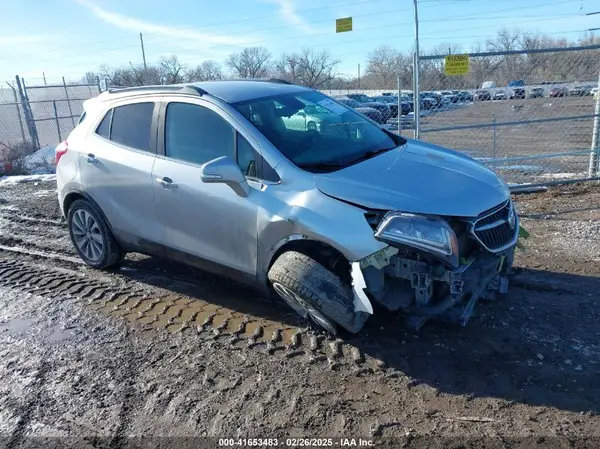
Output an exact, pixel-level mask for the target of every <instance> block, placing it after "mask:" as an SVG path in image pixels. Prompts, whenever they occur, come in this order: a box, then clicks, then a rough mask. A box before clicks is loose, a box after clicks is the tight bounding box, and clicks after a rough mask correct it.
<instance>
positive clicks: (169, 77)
mask: <svg viewBox="0 0 600 449" xmlns="http://www.w3.org/2000/svg"><path fill="white" fill-rule="evenodd" d="M160 70H161V72H162V76H163V83H164V84H179V83H182V82H183V74H184V71H185V65H183V64H182V63H180V62H179V58H177V55H171V56H169V57H168V58H164V57H163V58H162V60H161V62H160Z"/></svg>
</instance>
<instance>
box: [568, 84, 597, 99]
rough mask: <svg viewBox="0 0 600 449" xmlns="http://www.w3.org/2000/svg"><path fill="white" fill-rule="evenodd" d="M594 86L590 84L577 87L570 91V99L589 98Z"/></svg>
mask: <svg viewBox="0 0 600 449" xmlns="http://www.w3.org/2000/svg"><path fill="white" fill-rule="evenodd" d="M593 87H594V86H593V85H590V84H585V85H580V86H575V87H572V88H571V89H569V96H570V97H587V96H590V95H592V88H593Z"/></svg>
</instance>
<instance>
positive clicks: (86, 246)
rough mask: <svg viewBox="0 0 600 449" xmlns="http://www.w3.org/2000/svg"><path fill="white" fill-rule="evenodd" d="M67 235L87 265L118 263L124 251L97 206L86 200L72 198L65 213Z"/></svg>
mask: <svg viewBox="0 0 600 449" xmlns="http://www.w3.org/2000/svg"><path fill="white" fill-rule="evenodd" d="M67 224H68V226H69V236H70V237H71V242H72V243H73V246H74V247H75V250H76V251H77V254H79V257H81V259H82V260H83V261H84V262H85V263H86V264H87V265H89V266H90V267H93V268H98V269H105V268H110V267H112V266H114V265H116V264H118V263H120V262H121V261H122V260H123V259H124V258H125V255H126V253H125V252H124V251H123V250H122V249H121V247H120V245H119V243H118V242H117V239H116V238H115V236H114V235H113V233H112V232H111V230H110V228H109V227H108V223H107V222H106V220H105V219H104V216H103V215H102V213H101V212H100V210H99V209H98V208H97V207H96V206H95V205H93V204H92V203H90V202H89V201H87V200H84V199H79V200H75V201H74V202H73V204H71V206H70V207H69V211H68V214H67Z"/></svg>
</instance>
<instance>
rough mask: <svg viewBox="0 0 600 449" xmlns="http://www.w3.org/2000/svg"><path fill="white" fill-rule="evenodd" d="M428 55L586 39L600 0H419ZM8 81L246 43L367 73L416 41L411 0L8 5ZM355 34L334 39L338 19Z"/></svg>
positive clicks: (209, 53) (2, 64)
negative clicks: (319, 55) (386, 53)
mask: <svg viewBox="0 0 600 449" xmlns="http://www.w3.org/2000/svg"><path fill="white" fill-rule="evenodd" d="M418 10H419V38H420V39H419V41H420V47H421V48H422V49H425V50H427V49H431V48H432V47H434V46H436V45H441V44H444V45H447V44H457V45H460V46H461V47H462V48H463V50H464V51H468V50H469V49H470V48H471V46H472V45H473V44H474V43H476V42H482V41H485V40H486V39H488V38H493V37H494V36H495V35H496V33H497V32H498V31H499V30H500V29H501V28H503V27H507V28H509V29H515V28H518V29H519V30H521V31H522V32H524V33H537V32H540V33H546V34H550V35H552V36H554V37H564V38H570V39H572V40H577V38H579V37H581V36H582V34H583V32H585V31H586V30H588V29H590V28H600V14H597V15H588V14H589V13H592V12H598V11H600V0H545V1H544V0H418ZM0 11H2V14H0V83H2V84H4V81H12V80H14V78H15V75H20V76H21V77H23V78H25V79H26V82H27V84H28V85H34V84H43V82H44V81H43V77H44V76H45V78H46V82H47V83H48V84H51V83H56V82H59V81H60V80H61V78H62V77H63V76H64V77H65V78H66V79H67V81H69V80H77V79H80V78H81V77H82V76H83V75H84V74H85V72H87V71H95V70H98V68H99V66H100V65H101V64H108V65H109V66H111V67H118V66H123V65H125V66H128V65H129V64H130V63H131V64H133V65H138V64H141V63H142V52H141V49H140V39H139V33H143V36H144V44H145V52H146V60H147V62H148V63H154V62H157V61H159V60H160V58H161V57H163V56H169V55H172V54H176V55H178V57H179V60H180V61H182V62H184V63H186V64H189V65H190V66H195V65H198V64H200V63H201V62H203V61H204V60H207V59H213V60H216V61H218V62H221V63H222V62H223V61H225V59H226V58H227V57H228V55H229V54H231V53H234V52H237V51H240V50H241V49H243V48H244V47H247V46H264V47H266V48H268V49H269V50H270V51H271V53H272V54H273V55H274V56H277V55H279V54H281V53H282V52H292V51H299V50H301V49H302V48H305V47H310V48H313V49H315V50H328V51H329V52H330V53H331V54H332V55H333V56H334V57H335V58H337V59H339V60H340V61H341V64H340V65H339V66H338V68H337V70H338V72H340V73H342V74H345V75H348V76H351V75H355V74H357V72H358V65H359V64H360V65H361V67H362V69H361V70H363V71H364V68H365V67H366V61H367V57H368V54H369V52H370V51H372V50H373V49H374V48H376V47H377V46H379V45H382V44H387V45H390V46H393V47H396V48H398V49H401V50H409V49H410V48H412V47H413V45H414V42H415V25H414V24H415V22H414V10H413V1H412V0H327V1H325V0H221V1H214V0H210V1H209V0H168V1H157V0H19V1H12V0H0ZM343 17H352V18H353V30H352V31H350V32H346V33H336V32H335V20H336V19H337V18H343Z"/></svg>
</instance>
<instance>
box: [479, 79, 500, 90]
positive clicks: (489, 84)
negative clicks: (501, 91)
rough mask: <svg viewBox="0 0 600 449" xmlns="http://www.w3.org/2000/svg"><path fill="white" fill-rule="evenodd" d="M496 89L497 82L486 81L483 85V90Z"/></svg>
mask: <svg viewBox="0 0 600 449" xmlns="http://www.w3.org/2000/svg"><path fill="white" fill-rule="evenodd" d="M495 87H496V82H495V81H484V82H483V83H482V84H481V88H482V89H494V88H495Z"/></svg>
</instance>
